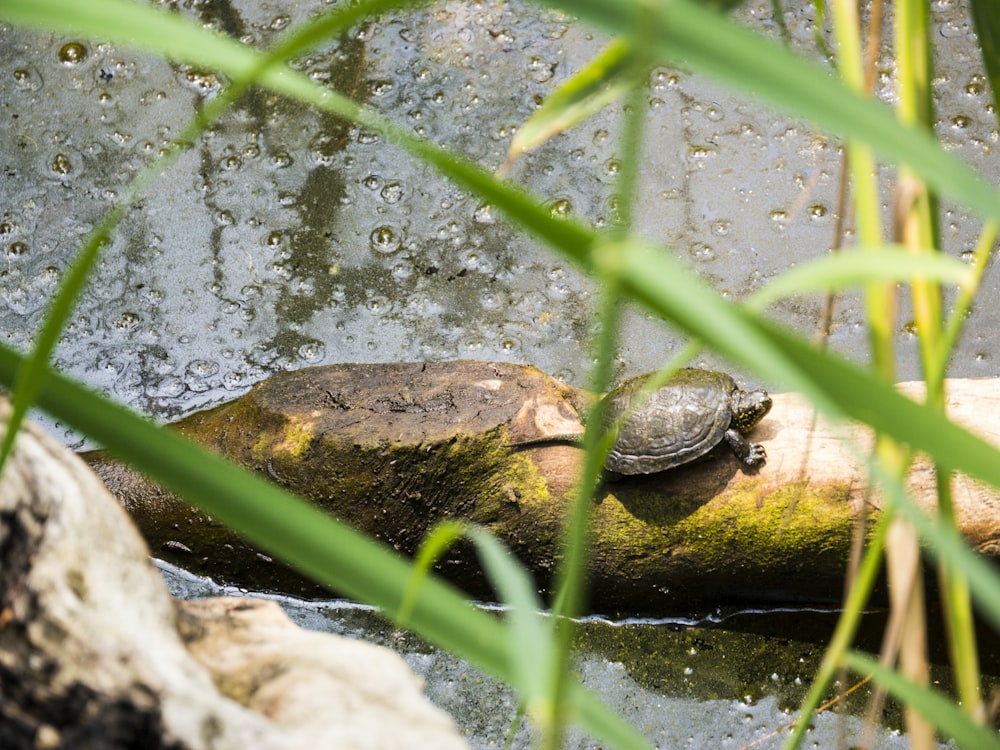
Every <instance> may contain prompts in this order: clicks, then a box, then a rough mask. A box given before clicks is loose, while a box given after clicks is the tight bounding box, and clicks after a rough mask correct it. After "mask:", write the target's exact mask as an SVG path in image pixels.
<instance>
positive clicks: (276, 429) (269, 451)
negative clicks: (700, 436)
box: [87, 361, 1000, 613]
mask: <svg viewBox="0 0 1000 750" xmlns="http://www.w3.org/2000/svg"><path fill="white" fill-rule="evenodd" d="M901 387H902V388H903V389H904V390H906V391H908V392H914V391H916V390H918V389H919V384H913V385H904V386H901ZM949 394H950V395H949V398H950V408H951V412H952V416H953V417H954V418H955V419H956V420H957V421H959V422H962V423H965V424H966V425H967V426H968V427H970V428H971V429H973V430H974V431H977V432H979V433H980V434H982V435H984V436H985V437H986V438H987V439H989V440H992V441H993V442H1000V436H998V434H997V431H996V430H997V428H996V426H995V425H996V424H997V420H996V419H993V418H992V417H991V416H990V415H994V414H996V413H997V407H998V406H1000V381H996V380H962V381H951V382H950V383H949ZM587 402H588V395H587V394H586V393H584V392H582V391H579V390H577V389H574V388H570V387H568V386H566V385H564V384H562V383H560V382H558V381H556V380H554V379H553V378H551V377H549V376H547V375H545V374H544V373H542V372H540V371H539V370H537V369H535V368H533V367H528V366H522V365H514V364H508V363H490V362H476V361H457V362H442V363H394V364H345V365H334V366H327V367H316V368H309V369H304V370H299V371H297V372H291V373H286V374H281V375H276V376H274V377H272V378H270V379H269V380H267V381H264V382H262V383H260V384H258V385H257V386H255V387H254V388H253V389H251V390H250V391H249V392H248V393H247V394H246V395H244V396H243V397H241V398H239V399H237V400H235V401H232V402H230V403H227V404H224V405H222V406H219V407H216V408H214V409H210V410H208V411H204V412H200V413H197V414H194V415H192V416H190V417H188V418H186V419H184V420H182V421H180V422H178V423H176V424H174V425H173V428H174V429H176V430H178V431H179V432H181V433H183V434H185V435H187V436H189V437H190V438H192V439H194V440H196V441H198V442H200V443H202V444H204V445H206V446H209V447H211V448H212V449H213V450H215V451H217V452H219V453H221V454H223V455H225V456H227V457H228V458H230V459H231V460H233V461H235V462H236V463H238V464H241V465H243V466H245V467H247V468H249V469H252V470H254V471H257V472H259V473H261V474H263V475H265V476H267V477H269V478H270V479H271V480H273V481H275V482H277V483H279V484H281V485H282V486H284V487H286V488H288V489H290V490H292V491H294V492H296V493H298V494H299V495H301V496H302V497H305V498H307V499H309V500H310V501H311V502H313V503H315V504H317V505H318V506H321V507H323V508H325V509H326V510H328V511H329V512H330V513H331V514H333V515H334V516H336V517H337V518H339V519H341V520H343V521H345V522H347V523H350V524H351V525H353V526H355V527H357V528H359V529H362V530H364V531H365V532H367V533H368V534H370V535H372V536H374V537H376V538H378V539H381V540H383V541H384V542H386V543H387V544H389V545H390V546H392V547H394V548H395V549H397V550H399V551H400V552H402V553H404V554H412V553H413V552H414V551H415V550H416V549H417V547H418V546H419V544H420V542H421V540H422V539H423V537H424V535H425V534H426V533H427V531H428V529H430V528H431V527H432V526H434V525H435V524H436V523H438V522H439V521H441V520H443V519H446V518H464V519H468V520H470V521H473V522H475V523H478V524H481V525H482V526H485V527H486V528H488V529H490V530H491V531H493V532H494V533H495V534H496V535H497V536H498V537H499V538H500V539H501V540H503V541H504V542H505V543H506V544H507V545H508V546H509V547H510V549H511V550H512V551H513V553H514V554H515V555H516V556H517V557H518V558H519V559H520V560H521V561H522V562H523V563H524V564H525V565H526V566H527V567H528V568H529V569H530V570H531V571H532V572H533V573H534V575H535V577H536V580H537V582H538V585H539V589H540V590H541V591H543V592H545V591H547V590H548V588H549V586H550V583H551V581H550V577H551V573H552V571H553V569H554V566H555V563H556V561H557V559H558V557H559V545H560V538H561V527H562V522H563V519H564V517H565V514H566V509H567V507H568V506H569V503H570V501H571V499H572V496H573V492H574V485H575V482H576V480H577V477H578V475H579V469H580V462H581V460H582V456H583V453H582V451H581V450H580V449H579V448H578V447H576V446H574V445H571V444H548V445H532V446H530V447H511V446H512V444H515V443H518V442H521V441H523V440H528V439H532V438H536V437H541V436H544V435H554V434H563V433H570V432H578V431H581V430H582V429H583V428H582V423H581V419H580V414H581V413H583V412H584V411H585V408H586V404H587ZM752 439H753V440H754V441H759V442H760V443H762V444H763V445H764V447H765V449H766V450H767V455H768V460H767V463H766V465H765V466H764V467H763V468H761V469H760V471H758V472H756V473H754V474H748V473H744V471H743V470H742V469H741V467H740V464H739V462H738V460H737V459H736V458H735V457H734V456H733V455H732V454H731V452H728V451H725V450H716V451H713V452H712V453H711V454H709V457H708V458H707V459H705V460H702V461H700V462H698V463H695V464H690V465H687V466H682V467H679V468H677V469H673V470H671V471H667V472H662V473H660V474H655V475H649V476H642V477H630V478H625V479H623V480H621V481H618V482H614V483H611V482H609V483H606V484H605V485H604V486H602V487H601V488H600V490H599V492H598V497H597V499H596V502H595V504H594V507H593V509H592V531H593V536H592V556H591V567H590V584H591V589H590V591H591V602H590V606H591V608H592V609H594V610H598V611H604V612H645V613H652V612H658V613H663V612H670V611H678V610H685V609H690V608H691V607H692V606H702V605H711V604H715V603H719V602H723V601H732V600H754V601H761V600H770V601H813V602H819V601H836V600H838V599H839V597H840V596H841V593H842V587H843V583H842V581H843V574H844V570H845V565H846V560H847V557H848V551H849V547H850V540H851V535H852V528H854V527H855V524H856V523H858V521H859V519H866V520H868V521H869V522H870V520H871V518H870V516H871V515H872V514H875V513H878V512H879V499H878V498H877V497H872V496H870V494H869V493H868V490H867V484H866V481H865V476H864V471H863V469H862V468H861V467H859V466H858V463H857V461H856V459H855V458H854V456H855V455H856V453H855V452H853V451H852V450H851V448H850V445H851V443H852V442H853V443H855V444H860V445H861V446H862V449H861V450H862V452H863V451H864V450H865V448H864V445H865V442H866V440H868V438H867V437H866V436H865V434H864V432H863V431H861V430H860V429H858V428H850V427H847V426H843V425H841V426H836V427H831V426H830V425H827V424H825V423H823V422H822V421H821V420H817V419H816V416H815V412H814V411H813V409H812V408H811V407H810V406H809V404H808V403H806V402H805V401H804V400H803V399H802V398H800V397H799V396H796V395H794V394H777V395H775V396H774V408H773V409H772V411H771V413H770V414H769V415H768V416H767V417H766V418H765V419H764V421H763V422H761V423H760V424H759V425H758V426H757V428H756V429H755V431H754V433H753V436H752ZM87 458H88V460H89V461H90V463H91V465H92V466H93V467H94V468H95V469H96V470H97V472H98V474H99V475H100V476H101V477H102V478H103V479H104V481H105V484H106V485H107V486H108V487H109V488H110V489H111V491H112V492H113V493H114V494H115V495H116V496H117V497H118V498H119V500H120V501H121V502H122V504H123V505H124V506H125V507H126V508H127V509H128V510H129V511H130V512H131V513H132V515H133V517H134V518H135V519H136V521H137V522H138V525H139V527H140V529H141V530H142V532H143V533H144V534H145V536H146V537H147V539H148V540H149V542H150V545H151V547H152V548H153V550H154V553H155V554H157V555H159V556H161V557H163V558H164V559H166V560H168V561H171V562H175V563H177V564H179V565H181V566H183V567H185V568H188V569H192V570H195V571H200V572H203V573H205V574H209V575H212V576H214V577H216V578H219V579H221V580H224V581H228V582H231V583H234V584H237V585H241V586H249V587H253V588H263V589H270V590H279V591H285V592H289V593H296V594H306V595H308V594H313V593H317V589H316V588H313V587H312V586H311V584H309V583H308V582H306V581H303V580H302V579H301V578H299V577H297V576H296V575H295V574H294V573H292V572H290V571H288V570H286V569H285V568H283V567H282V566H281V565H279V564H277V563H275V562H273V561H271V559H270V558H269V557H268V556H266V555H265V554H263V553H261V552H260V551H258V550H255V549H253V548H252V547H250V546H249V545H247V544H246V543H244V542H243V541H241V540H240V539H239V538H238V537H236V536H235V535H233V534H232V533H231V532H229V531H228V530H226V529H225V528H224V527H222V526H221V525H220V524H218V523H217V522H215V521H213V520H212V519H211V518H208V517H206V516H205V515H204V514H203V513H201V512H200V511H197V510H195V509H192V508H191V507H189V506H188V505H187V504H185V503H184V502H182V501H180V500H178V499H177V498H174V497H173V496H171V495H169V494H168V493H166V492H164V491H163V490H162V489H160V488H158V487H157V486H155V485H153V484H152V483H150V482H148V481H146V480H144V479H143V478H142V477H140V476H137V475H136V474H135V473H134V472H131V471H130V470H128V469H126V468H124V467H122V466H121V465H120V464H118V463H116V462H114V461H113V460H111V459H109V458H108V457H107V456H105V455H104V454H103V453H101V452H94V453H91V454H88V455H87ZM955 481H956V487H955V493H954V494H955V500H956V504H957V507H958V514H959V518H960V522H961V525H962V529H963V531H964V533H965V534H966V537H967V538H968V539H969V541H970V542H971V543H972V545H973V546H974V547H976V548H977V549H979V550H981V551H982V552H984V553H986V554H989V555H996V554H997V553H998V551H1000V495H998V493H996V492H995V491H993V490H990V489H986V488H983V487H981V486H979V485H977V484H975V483H972V482H969V481H967V480H965V479H964V478H962V477H959V478H957V479H956V480H955ZM910 487H911V490H912V491H913V493H914V495H915V496H916V497H918V498H919V499H920V500H921V502H926V503H932V502H933V497H934V492H933V487H934V480H933V474H932V471H931V469H930V467H929V466H928V465H927V464H926V463H924V462H921V461H920V460H918V461H917V464H916V466H915V468H914V470H913V472H912V475H911V479H910ZM439 569H440V571H441V572H442V573H443V574H444V575H446V576H447V577H449V578H451V579H453V580H454V581H456V582H457V583H458V584H459V585H461V586H463V587H464V588H465V589H466V590H467V591H469V592H470V593H471V594H472V595H474V596H489V593H488V590H487V589H485V588H484V582H483V580H482V576H481V574H480V572H479V566H478V562H477V561H476V558H475V554H474V552H473V551H472V550H471V549H469V548H464V547H460V548H458V549H456V550H455V551H454V553H453V554H452V555H451V556H450V557H449V558H448V559H447V560H446V561H443V562H442V563H441V564H440V565H439Z"/></svg>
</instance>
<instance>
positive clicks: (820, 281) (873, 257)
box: [748, 245, 975, 310]
mask: <svg viewBox="0 0 1000 750" xmlns="http://www.w3.org/2000/svg"><path fill="white" fill-rule="evenodd" d="M914 278H925V279H934V280H936V281H940V282H942V283H945V284H954V285H956V286H959V287H962V288H971V287H972V286H973V285H974V284H975V269H973V268H972V267H971V266H969V265H967V264H965V263H962V262H961V261H958V260H955V259H954V258H952V257H950V256H947V255H941V254H934V255H930V254H926V253H924V254H913V253H911V252H910V251H908V250H906V249H905V248H903V247H901V246H893V245H888V246H885V247H879V248H864V247H859V248H855V249H852V250H842V251H840V252H838V253H834V254H829V255H824V256H821V257H819V258H816V259H814V260H810V261H807V262H805V263H803V264H802V265H800V266H797V267H795V268H792V269H791V270H788V271H785V272H784V273H782V274H781V275H780V276H777V277H775V278H774V279H772V280H771V281H769V282H768V283H767V285H766V286H764V287H762V288H761V289H760V290H759V291H757V292H756V293H755V294H754V295H753V297H752V298H751V299H750V300H749V301H748V304H749V305H751V306H752V307H753V309H755V310H763V309H764V308H765V307H767V306H768V305H770V304H772V303H774V302H777V301H778V300H779V299H783V298H786V297H796V296H801V295H804V294H808V293H810V292H839V291H843V290H845V289H849V288H851V287H857V286H863V285H865V284H869V283H871V282H886V281H896V282H906V281H909V280H911V279H914Z"/></svg>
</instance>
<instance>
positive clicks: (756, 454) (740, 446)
mask: <svg viewBox="0 0 1000 750" xmlns="http://www.w3.org/2000/svg"><path fill="white" fill-rule="evenodd" d="M726 442H727V443H729V447H730V448H732V449H733V453H735V454H736V458H738V459H739V460H740V463H742V464H743V465H744V466H746V467H747V468H749V469H759V468H760V467H761V466H763V465H764V461H765V460H766V459H767V454H766V453H765V452H764V446H763V445H761V444H760V443H751V442H750V441H749V440H747V439H746V438H745V437H743V435H742V434H740V432H739V430H733V429H729V430H726Z"/></svg>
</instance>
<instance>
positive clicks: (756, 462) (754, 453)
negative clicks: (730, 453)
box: [743, 443, 767, 469]
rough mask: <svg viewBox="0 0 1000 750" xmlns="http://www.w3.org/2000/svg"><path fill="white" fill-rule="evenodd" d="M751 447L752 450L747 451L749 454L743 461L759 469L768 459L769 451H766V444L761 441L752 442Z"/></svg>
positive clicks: (752, 467) (750, 466)
mask: <svg viewBox="0 0 1000 750" xmlns="http://www.w3.org/2000/svg"><path fill="white" fill-rule="evenodd" d="M749 448H750V450H748V451H747V455H746V456H745V457H744V458H743V463H744V464H746V465H747V466H748V467H749V468H751V469H759V468H760V467H761V466H763V465H764V462H765V461H766V460H767V453H766V452H765V451H764V446H763V445H761V444H760V443H750V445H749Z"/></svg>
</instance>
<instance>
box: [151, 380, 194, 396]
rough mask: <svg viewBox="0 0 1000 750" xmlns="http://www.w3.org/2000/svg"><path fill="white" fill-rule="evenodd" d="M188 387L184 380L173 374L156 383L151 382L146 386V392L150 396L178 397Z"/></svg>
mask: <svg viewBox="0 0 1000 750" xmlns="http://www.w3.org/2000/svg"><path fill="white" fill-rule="evenodd" d="M186 389H187V386H186V385H184V381H183V380H181V379H180V378H179V377H177V376H176V375H171V376H169V377H166V378H163V379H161V380H158V381H156V382H154V383H149V384H148V385H147V386H146V388H145V392H146V396H147V397H148V398H177V397H178V396H180V395H181V394H182V393H184V391H185V390H186Z"/></svg>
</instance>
